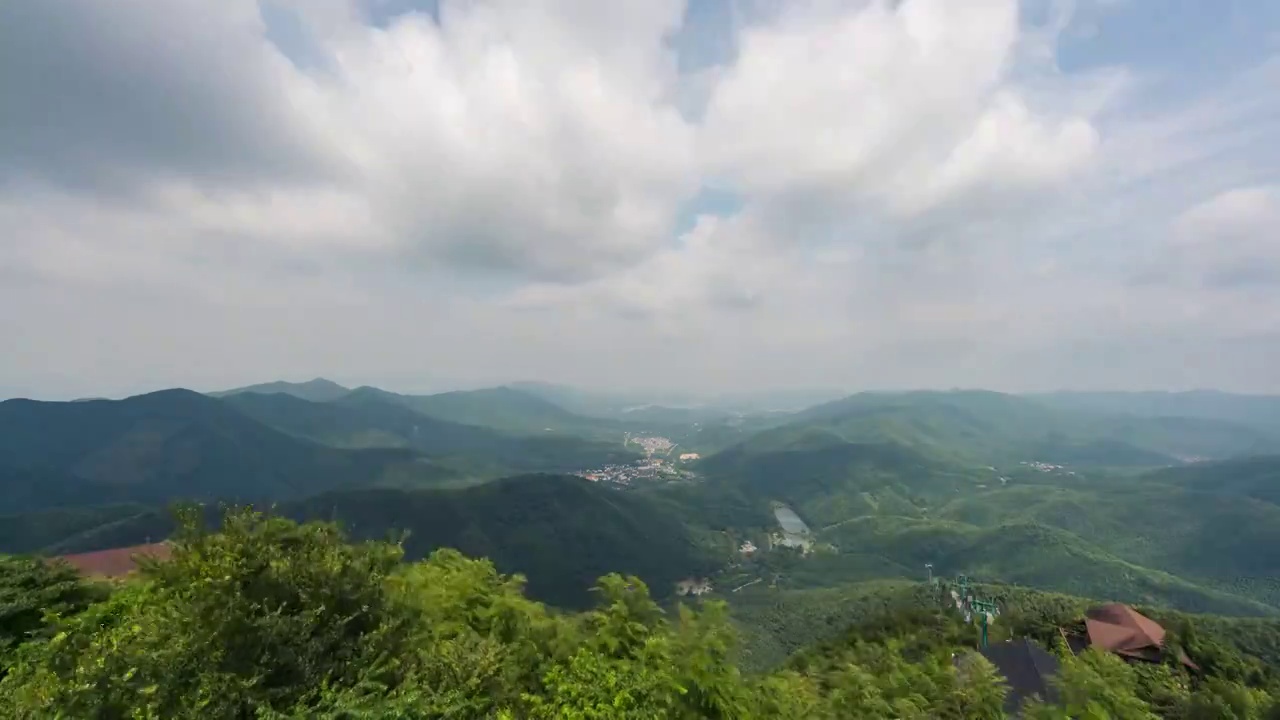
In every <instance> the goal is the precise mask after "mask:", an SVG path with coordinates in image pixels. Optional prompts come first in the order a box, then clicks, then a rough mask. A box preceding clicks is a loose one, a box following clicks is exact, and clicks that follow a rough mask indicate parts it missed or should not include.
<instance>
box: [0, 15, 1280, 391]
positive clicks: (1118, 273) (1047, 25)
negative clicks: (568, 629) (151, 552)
mask: <svg viewBox="0 0 1280 720" xmlns="http://www.w3.org/2000/svg"><path fill="white" fill-rule="evenodd" d="M0 97H3V98H4V101H3V102H0V338H3V339H4V340H3V342H4V351H3V352H2V353H0V397H4V396H14V395H24V396H31V397H45V398H53V399H60V398H72V397H81V396H102V395H106V396H118V395H122V394H129V393H133V392H142V391H147V390H152V389H158V388H163V387H173V386H183V387H190V388H194V389H198V390H211V389H217V388H224V387H231V386H237V385H244V384H248V383H253V382H260V381H266V380H272V379H289V380H306V379H310V378H312V377H316V376H324V377H328V378H332V379H334V380H337V381H339V382H344V383H350V384H354V385H359V384H374V385H381V386H383V387H388V388H390V389H397V390H402V391H430V390H440V389H447V388H450V387H470V386H479V385H484V384H491V383H500V382H506V381H514V380H543V381H549V382H558V383H568V384H573V385H577V386H580V387H587V388H602V389H603V388H609V389H617V390H620V389H625V390H628V391H634V390H638V389H648V388H662V389H665V390H681V391H687V392H694V393H700V392H704V393H722V392H735V391H743V390H763V389H787V388H801V387H818V386H821V387H833V388H841V389H845V390H849V391H854V390H865V389H900V388H926V387H932V388H949V387H983V388H990V389H996V390H1004V391H1012V392H1024V391H1041V390H1053V389H1063V388H1071V389H1189V388H1208V387H1212V388H1219V389H1224V390H1231V391H1237V392H1266V393H1280V3H1276V2H1274V0H1215V1H1214V2H1207V1H1204V0H1074V1H1071V0H1022V1H1021V2H1019V1H1018V0H965V2H955V1H953V0H865V1H854V0H850V1H846V2H840V1H838V0H785V1H784V0H689V2H681V1H680V0H611V1H610V2H600V0H469V1H464V0H438V1H434V2H426V1H420V0H260V1H259V2H252V1H249V0H219V1H218V2H210V1H209V0H133V1H131V2H127V3H120V2H112V1H111V0H61V1H60V2H7V3H0Z"/></svg>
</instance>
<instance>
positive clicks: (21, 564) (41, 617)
mask: <svg viewBox="0 0 1280 720" xmlns="http://www.w3.org/2000/svg"><path fill="white" fill-rule="evenodd" d="M108 592H109V590H108V588H107V586H105V585H101V584H95V583H88V582H85V581H84V580H82V579H81V578H80V575H79V573H77V572H76V570H75V569H74V568H72V567H71V566H70V565H67V564H66V563H64V562H58V561H55V562H48V561H45V560H42V559H40V558H34V557H11V556H0V677H3V676H4V675H5V672H6V669H7V668H8V666H9V663H10V662H12V656H13V654H14V652H15V651H16V650H17V647H18V646H19V645H21V644H23V643H26V642H30V641H38V640H47V639H48V638H49V637H50V636H51V635H52V628H53V627H54V625H55V624H56V623H57V621H58V620H59V619H61V618H68V617H72V616H74V615H76V614H77V613H80V612H83V611H84V610H85V609H86V608H87V607H89V605H90V604H92V603H94V602H97V601H100V600H102V599H104V598H106V596H107V594H108Z"/></svg>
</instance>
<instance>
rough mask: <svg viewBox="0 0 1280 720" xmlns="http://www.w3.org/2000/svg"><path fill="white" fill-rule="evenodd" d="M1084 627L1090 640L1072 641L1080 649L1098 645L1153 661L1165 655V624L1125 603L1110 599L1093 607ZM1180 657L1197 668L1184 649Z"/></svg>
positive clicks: (1189, 665)
mask: <svg viewBox="0 0 1280 720" xmlns="http://www.w3.org/2000/svg"><path fill="white" fill-rule="evenodd" d="M1084 627H1085V636H1086V638H1087V643H1079V642H1069V644H1070V645H1071V646H1072V649H1073V650H1076V651H1077V652H1078V651H1079V650H1080V649H1083V647H1084V646H1087V647H1096V648H1098V649H1100V650H1106V651H1107V652H1113V653H1115V654H1117V655H1119V656H1120V657H1122V658H1124V659H1126V660H1141V661H1144V662H1153V663H1158V662H1161V661H1162V660H1163V659H1164V657H1165V646H1164V638H1165V631H1164V628H1162V627H1160V624H1159V623H1157V622H1156V621H1154V620H1152V619H1151V618H1149V617H1147V616H1146V615H1143V614H1142V613H1140V612H1138V611H1137V610H1134V609H1133V608H1131V607H1129V606H1128V605H1125V604H1123V603H1108V604H1106V605H1100V606H1098V607H1095V608H1093V609H1091V610H1089V611H1088V612H1087V613H1085V620H1084ZM1082 639H1084V638H1082ZM1178 659H1179V660H1180V661H1181V662H1182V663H1183V664H1184V665H1186V666H1187V667H1189V668H1192V669H1197V668H1196V665H1195V663H1193V662H1191V660H1190V658H1188V657H1187V656H1186V655H1184V654H1182V653H1181V651H1179V658H1178Z"/></svg>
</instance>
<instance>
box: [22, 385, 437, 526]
mask: <svg viewBox="0 0 1280 720" xmlns="http://www.w3.org/2000/svg"><path fill="white" fill-rule="evenodd" d="M455 475H456V473H455V472H454V471H452V470H449V469H447V468H444V467H441V466H439V465H437V464H434V463H432V462H430V461H427V460H425V459H423V458H421V457H419V456H417V455H416V454H415V453H412V452H410V451H407V450H402V449H376V450H375V449H370V450H345V449H338V448H333V447H328V446H324V445H320V444H317V443H314V442H309V441H306V440H303V439H300V438H296V437H293V436H290V435H288V434H285V433H282V432H280V431H278V430H275V429H273V428H270V427H268V426H266V425H263V424H262V423H260V422H257V421H255V420H253V419H251V418H249V417H247V416H245V415H244V414H242V413H240V412H237V411H236V410H235V409H233V408H232V407H230V406H229V405H227V404H225V403H224V402H222V401H220V400H217V399H214V398H210V397H208V396H205V395H201V394H199V393H194V392H191V391H188V390H166V391H161V392H156V393H151V394H148V395H139V396H137V397H132V398H128V399H126V400H119V401H112V400H93V401H85V402H72V403H52V402H36V401H31V400H9V401H6V402H3V403H0V486H3V487H4V488H5V489H6V501H7V502H6V509H7V510H8V511H9V512H18V511H22V510H35V509H42V508H47V507H55V506H66V505H79V506H85V505H93V504H103V503H111V502H139V503H164V502H168V501H171V500H176V499H184V498H192V499H243V500H271V499H280V498H288V497H301V496H305V495H309V494H314V493H317V492H323V491H325V490H332V489H335V488H341V487H361V486H363V487H368V486H373V485H379V484H402V485H418V486H422V485H431V484H436V483H441V482H447V481H448V480H450V479H451V478H452V477H453V476H455Z"/></svg>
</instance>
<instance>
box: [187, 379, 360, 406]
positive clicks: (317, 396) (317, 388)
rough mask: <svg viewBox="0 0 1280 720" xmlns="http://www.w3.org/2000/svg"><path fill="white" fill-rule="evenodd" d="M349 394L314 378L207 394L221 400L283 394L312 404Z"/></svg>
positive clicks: (340, 387)
mask: <svg viewBox="0 0 1280 720" xmlns="http://www.w3.org/2000/svg"><path fill="white" fill-rule="evenodd" d="M349 392H351V390H350V389H349V388H345V387H343V386H341V385H339V384H338V383H336V382H333V381H332V380H326V379H324V378H315V379H314V380H308V381H306V382H300V383H295V382H286V381H284V380H277V381H275V382H267V383H259V384H257V385H248V386H245V387H241V388H234V389H231V390H220V391H218V392H211V393H207V394H208V395H210V396H211V397H216V398H223V397H229V396H232V395H241V394H244V393H258V394H261V395H274V394H276V393H283V394H285V395H292V396H293V397H296V398H301V399H303V400H310V401H312V402H329V401H331V400H337V399H338V398H340V397H342V396H344V395H346V394H347V393H349Z"/></svg>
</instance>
